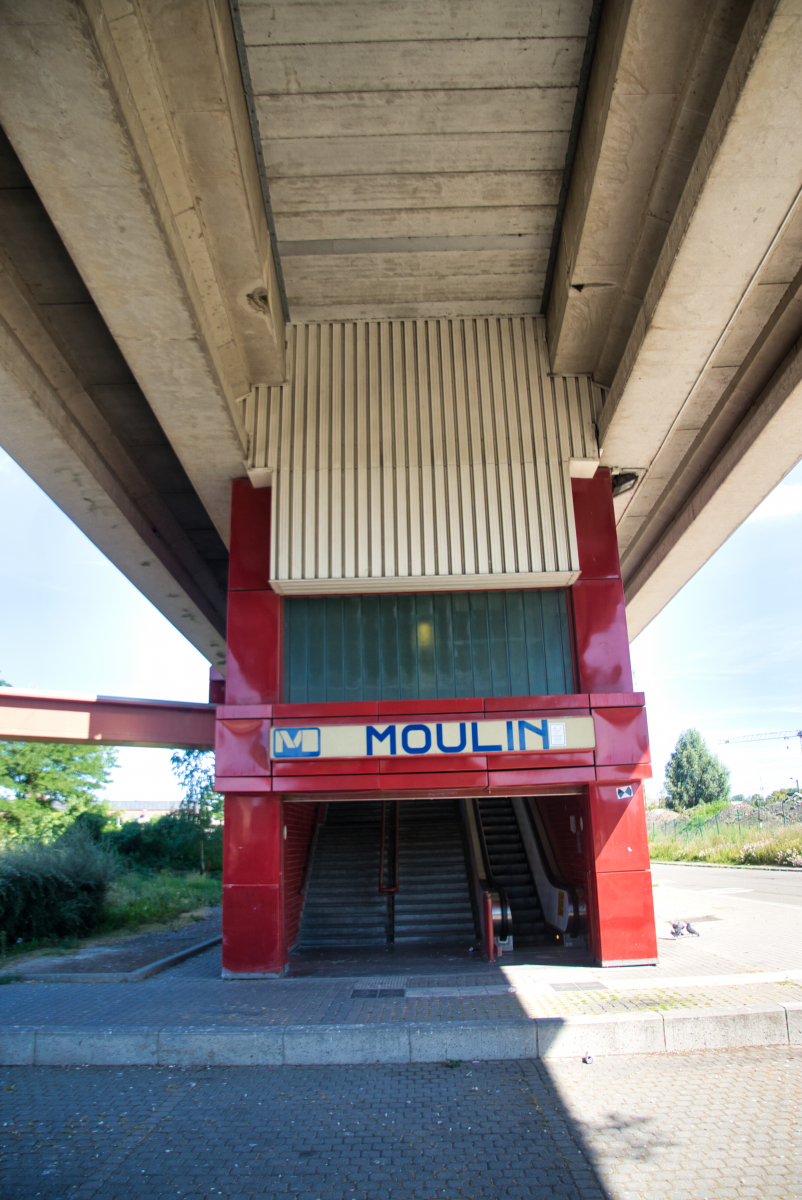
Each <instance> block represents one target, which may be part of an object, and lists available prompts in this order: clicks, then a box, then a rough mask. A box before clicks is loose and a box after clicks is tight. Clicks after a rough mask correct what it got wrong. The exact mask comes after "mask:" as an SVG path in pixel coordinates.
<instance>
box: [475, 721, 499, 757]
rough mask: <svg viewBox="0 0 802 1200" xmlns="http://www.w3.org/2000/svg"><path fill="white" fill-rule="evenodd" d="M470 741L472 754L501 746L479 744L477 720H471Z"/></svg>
mask: <svg viewBox="0 0 802 1200" xmlns="http://www.w3.org/2000/svg"><path fill="white" fill-rule="evenodd" d="M471 743H472V745H473V752H474V754H487V753H489V752H490V751H492V750H500V749H501V746H481V745H480V744H479V722H478V721H471Z"/></svg>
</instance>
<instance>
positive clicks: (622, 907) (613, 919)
mask: <svg viewBox="0 0 802 1200" xmlns="http://www.w3.org/2000/svg"><path fill="white" fill-rule="evenodd" d="M594 899H595V901H596V903H595V906H594V907H595V908H596V909H597V912H598V918H597V920H598V941H597V944H596V946H595V948H594V952H595V954H596V957H597V958H598V959H599V961H600V962H601V963H602V965H611V964H613V963H615V964H619V963H621V964H623V963H627V962H642V961H644V960H646V961H647V962H650V961H655V960H656V959H657V935H656V933H655V928H654V902H653V899H652V875H651V871H624V872H622V873H619V872H617V871H613V872H605V873H604V874H601V875H597V876H596V879H595V883H594Z"/></svg>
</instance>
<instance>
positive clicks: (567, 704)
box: [485, 692, 590, 720]
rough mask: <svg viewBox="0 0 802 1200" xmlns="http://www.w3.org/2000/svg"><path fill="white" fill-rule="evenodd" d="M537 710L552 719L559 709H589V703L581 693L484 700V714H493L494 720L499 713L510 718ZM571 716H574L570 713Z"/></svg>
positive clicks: (503, 697)
mask: <svg viewBox="0 0 802 1200" xmlns="http://www.w3.org/2000/svg"><path fill="white" fill-rule="evenodd" d="M539 708H542V709H544V710H545V715H548V716H550V717H553V716H554V714H555V712H559V711H560V709H569V708H590V702H589V700H588V697H587V695H586V694H583V693H582V692H577V693H576V694H575V695H573V696H488V697H487V699H486V700H485V712H486V713H493V718H494V720H495V719H497V718H498V716H499V714H500V713H505V714H507V715H508V716H511V715H513V714H515V713H517V712H520V713H530V712H532V710H533V709H539ZM571 716H576V714H575V713H571Z"/></svg>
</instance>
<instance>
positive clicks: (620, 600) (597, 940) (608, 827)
mask: <svg viewBox="0 0 802 1200" xmlns="http://www.w3.org/2000/svg"><path fill="white" fill-rule="evenodd" d="M572 490H573V499H574V513H575V516H576V531H577V542H578V547H579V565H580V569H581V572H582V574H581V576H580V578H579V580H578V581H577V583H575V584H574V586H573V588H572V589H571V590H572V600H573V613H574V631H575V636H576V657H577V673H578V680H577V683H578V685H579V691H580V692H588V693H590V694H591V708H592V709H593V712H594V721H595V723H596V726H597V736H598V734H599V733H600V732H603V738H602V743H603V744H600V745H599V746H597V753H596V762H597V768H596V771H597V781H598V780H599V778H600V777H606V779H609V780H610V782H609V783H608V782H604V783H601V782H597V783H595V784H591V785H590V786H589V787H588V819H589V823H590V843H589V846H588V850H589V857H590V865H589V871H588V888H587V896H588V906H589V912H588V932H589V938H590V945H591V950H592V951H593V953H594V954H595V955H596V958H597V959H598V960H599V962H601V963H602V964H603V965H606V966H613V965H618V964H621V965H623V964H625V963H642V962H655V961H656V959H657V940H656V936H655V927H654V907H653V902H652V876H651V871H650V868H649V847H648V841H647V834H646V816H645V813H644V808H643V789H642V785H641V783H640V779H641V778H642V777H643V773H642V771H639V769H638V767H639V764H642V763H648V758H649V750H648V733H647V731H646V722H645V713H643V710H640V712H639V711H638V710H637V709H621V710H619V714H615V713H614V712H613V711H612V710H608V711H609V713H610V715H609V717H607V715H606V713H605V712H604V710H605V704H604V694H606V693H607V694H609V693H622V692H631V691H632V668H631V665H630V658H629V636H628V632H627V623H626V612H625V608H624V589H623V585H622V582H621V567H620V563H619V558H618V539H617V537H616V532H615V514H614V511H613V494H612V485H611V480H610V472H609V471H608V470H605V469H600V470H598V471H597V472H596V474H595V475H594V477H593V478H592V479H575V480H573V489H572ZM594 693H595V694H596V695H594ZM596 701H598V703H597V702H596ZM597 707H598V709H599V710H600V711H599V713H598V714H597V711H596V710H597ZM627 765H629V767H630V768H631V771H628V770H627ZM628 775H631V778H628ZM613 780H614V781H613Z"/></svg>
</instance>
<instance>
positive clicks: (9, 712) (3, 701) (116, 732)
mask: <svg viewBox="0 0 802 1200" xmlns="http://www.w3.org/2000/svg"><path fill="white" fill-rule="evenodd" d="M214 727H215V707H214V705H213V704H185V703H182V702H176V701H172V700H128V699H124V698H122V697H117V696H82V695H71V694H68V693H60V692H28V691H22V690H20V689H19V688H0V740H3V741H10V742H74V743H81V742H93V743H95V744H96V745H100V746H104V745H105V746H163V747H166V748H167V749H176V750H213V749H214Z"/></svg>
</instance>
